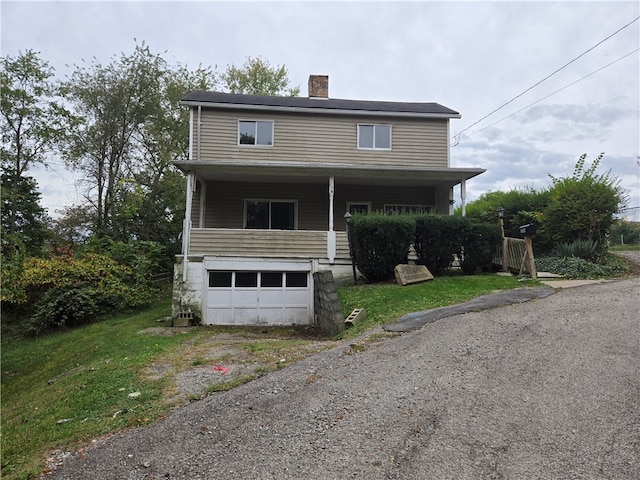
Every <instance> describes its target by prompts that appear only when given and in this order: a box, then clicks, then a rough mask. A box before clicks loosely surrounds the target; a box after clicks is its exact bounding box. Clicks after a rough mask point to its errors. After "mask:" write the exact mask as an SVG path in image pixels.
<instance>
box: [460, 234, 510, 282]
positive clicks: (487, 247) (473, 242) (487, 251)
mask: <svg viewBox="0 0 640 480" xmlns="http://www.w3.org/2000/svg"><path fill="white" fill-rule="evenodd" d="M501 241H502V233H501V231H500V227H499V226H498V225H495V224H491V223H481V224H471V225H470V226H469V230H468V233H467V235H466V237H465V238H464V241H463V243H462V255H461V258H460V268H461V269H462V273H464V274H465V275H473V274H474V273H476V272H477V271H478V270H480V271H482V272H491V271H492V270H493V256H494V254H495V252H496V251H497V249H498V247H499V246H500V242H501Z"/></svg>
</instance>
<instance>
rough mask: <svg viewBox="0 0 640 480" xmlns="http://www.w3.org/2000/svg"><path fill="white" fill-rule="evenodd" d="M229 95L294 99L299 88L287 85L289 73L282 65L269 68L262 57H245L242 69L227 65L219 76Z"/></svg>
mask: <svg viewBox="0 0 640 480" xmlns="http://www.w3.org/2000/svg"><path fill="white" fill-rule="evenodd" d="M220 78H221V80H222V83H223V86H224V88H225V89H226V90H227V91H229V92H230V93H242V94H247V95H271V96H282V97H296V96H298V95H299V94H300V87H299V86H298V87H292V86H290V85H289V72H288V71H287V69H286V67H285V66H284V65H277V66H271V64H270V63H269V62H268V61H267V60H265V59H263V58H262V57H256V58H252V57H247V59H246V61H245V63H244V64H243V65H242V67H237V66H235V65H228V66H227V70H226V71H225V72H224V73H223V74H222V75H221V76H220Z"/></svg>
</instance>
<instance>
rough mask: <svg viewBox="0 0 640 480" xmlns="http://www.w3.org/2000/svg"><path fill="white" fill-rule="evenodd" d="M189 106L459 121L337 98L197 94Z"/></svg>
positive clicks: (416, 106) (428, 106)
mask: <svg viewBox="0 0 640 480" xmlns="http://www.w3.org/2000/svg"><path fill="white" fill-rule="evenodd" d="M182 103H183V104H186V105H193V104H197V105H202V106H208V104H209V106H214V105H215V106H217V107H224V106H226V105H228V106H229V108H234V107H236V108H238V107H240V108H249V107H251V106H258V107H263V108H265V107H267V108H268V107H276V108H278V109H287V108H291V109H309V110H318V111H323V112H324V113H331V112H332V111H333V112H336V113H337V112H340V113H345V112H354V113H358V112H362V113H365V112H366V113H374V112H379V113H381V114H385V113H386V114H396V115H397V114H400V115H402V114H408V115H409V116H432V115H433V116H439V117H456V118H457V117H459V116H460V114H459V113H458V112H456V111H455V110H451V109H450V108H447V107H444V106H442V105H440V104H438V103H413V102H381V101H372V100H343V99H338V98H328V99H327V98H308V97H268V96H262V95H241V94H236V93H220V92H205V91H201V90H196V91H194V92H191V93H189V94H188V95H187V96H185V97H184V98H183V99H182Z"/></svg>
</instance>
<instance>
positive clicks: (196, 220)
mask: <svg viewBox="0 0 640 480" xmlns="http://www.w3.org/2000/svg"><path fill="white" fill-rule="evenodd" d="M201 195H202V184H201V183H200V182H198V181H197V182H196V188H195V191H194V192H193V201H192V202H191V225H193V227H194V228H197V227H199V226H200V209H201V205H200V198H201Z"/></svg>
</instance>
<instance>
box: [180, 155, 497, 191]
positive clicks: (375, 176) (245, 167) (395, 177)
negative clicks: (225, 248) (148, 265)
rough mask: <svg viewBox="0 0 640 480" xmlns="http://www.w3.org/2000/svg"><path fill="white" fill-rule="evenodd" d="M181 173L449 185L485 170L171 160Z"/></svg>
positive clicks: (247, 178)
mask: <svg viewBox="0 0 640 480" xmlns="http://www.w3.org/2000/svg"><path fill="white" fill-rule="evenodd" d="M173 163H174V165H176V166H177V167H178V168H179V169H180V170H182V171H183V172H185V173H188V172H191V171H193V172H194V173H196V175H198V176H199V177H200V178H202V179H204V180H222V181H229V182H264V183H326V182H327V179H328V178H329V177H330V176H333V177H334V178H335V180H336V181H337V182H342V183H349V184H354V185H395V186H413V185H421V186H438V185H439V186H447V187H453V186H455V185H458V184H460V183H461V182H462V181H465V180H469V179H470V178H473V177H475V176H477V175H480V174H481V173H484V172H485V171H486V170H485V169H483V168H434V167H407V166H396V165H376V166H362V165H350V164H336V163H334V164H331V163H323V164H312V163H307V162H264V161H261V162H244V161H243V162H242V163H239V162H235V161H227V162H225V161H218V160H216V161H206V160H205V161H203V160H199V161H193V160H189V161H175V162H173Z"/></svg>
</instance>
